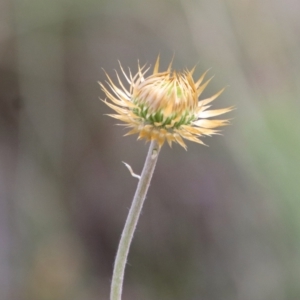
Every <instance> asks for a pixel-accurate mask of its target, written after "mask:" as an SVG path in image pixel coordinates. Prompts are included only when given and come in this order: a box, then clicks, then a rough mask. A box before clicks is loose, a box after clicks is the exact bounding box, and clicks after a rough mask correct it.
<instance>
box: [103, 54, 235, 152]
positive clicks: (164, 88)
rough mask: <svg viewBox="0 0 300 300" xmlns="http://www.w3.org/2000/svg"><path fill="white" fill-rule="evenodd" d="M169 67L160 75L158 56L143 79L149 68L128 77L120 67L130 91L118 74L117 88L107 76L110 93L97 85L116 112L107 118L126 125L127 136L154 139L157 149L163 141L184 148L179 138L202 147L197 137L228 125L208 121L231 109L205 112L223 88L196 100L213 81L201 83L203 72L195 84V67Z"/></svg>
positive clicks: (211, 133) (212, 132)
mask: <svg viewBox="0 0 300 300" xmlns="http://www.w3.org/2000/svg"><path fill="white" fill-rule="evenodd" d="M171 66H172V62H171V63H170V65H169V67H168V69H167V70H166V71H164V72H159V57H158V58H157V61H156V63H155V66H154V69H153V74H152V75H150V76H145V74H146V73H147V71H148V70H149V67H148V68H146V65H144V66H143V67H140V65H138V72H137V73H136V74H135V75H134V76H132V74H131V71H130V70H129V75H127V74H126V73H125V72H124V69H123V68H122V65H121V64H120V69H121V71H122V73H123V75H124V77H125V79H126V81H127V82H128V83H129V85H130V87H129V89H126V88H125V86H124V84H123V82H122V81H121V79H120V77H119V75H118V73H117V72H116V75H117V79H118V83H119V86H117V85H116V84H114V83H113V81H112V80H111V78H110V77H109V76H108V75H107V73H106V76H107V78H108V81H107V84H108V86H109V87H110V90H111V91H110V90H109V89H108V88H106V87H105V86H104V85H103V84H102V83H99V84H100V86H101V88H102V90H103V91H104V93H105V94H106V96H107V98H108V99H109V100H111V102H108V101H107V100H106V99H105V100H103V101H104V103H106V104H107V105H108V106H109V107H110V108H112V109H113V110H114V111H115V112H116V113H117V114H110V115H109V116H111V117H113V118H115V119H118V120H121V121H123V122H124V123H125V124H122V125H126V126H127V127H128V128H130V129H131V130H130V131H129V132H128V133H127V134H126V135H130V134H134V133H138V134H139V136H138V138H139V139H146V140H147V141H151V140H156V141H157V142H158V144H159V146H162V145H163V144H164V142H165V141H167V142H168V144H169V145H170V146H172V142H177V143H179V144H180V145H181V146H182V147H183V148H185V149H186V144H185V143H184V141H183V139H182V138H184V139H187V140H190V141H193V142H196V143H200V144H203V145H204V143H203V141H202V140H201V139H200V137H202V136H205V135H208V136H210V135H213V134H216V133H218V132H219V131H218V130H217V129H216V128H218V127H221V126H224V125H227V124H228V120H215V119H213V120H212V119H210V118H211V117H215V116H219V115H222V114H224V113H227V112H229V111H231V110H232V107H228V108H223V109H217V110H208V109H209V108H210V105H208V104H209V103H210V102H212V101H213V100H215V99H216V98H217V97H218V96H219V95H220V94H221V93H222V92H223V90H224V89H222V90H220V91H219V92H218V93H216V94H214V95H213V96H211V97H209V98H207V99H204V100H201V101H199V100H198V98H199V96H200V95H201V93H202V92H203V91H204V89H205V88H206V86H207V85H208V83H209V82H210V80H211V79H212V78H210V79H209V80H207V81H206V82H204V83H203V80H204V77H205V75H206V72H205V73H204V74H203V75H202V76H201V77H200V78H199V79H198V80H197V81H196V82H195V81H194V79H193V73H194V70H195V67H194V68H193V69H192V70H185V71H183V72H176V71H172V70H171Z"/></svg>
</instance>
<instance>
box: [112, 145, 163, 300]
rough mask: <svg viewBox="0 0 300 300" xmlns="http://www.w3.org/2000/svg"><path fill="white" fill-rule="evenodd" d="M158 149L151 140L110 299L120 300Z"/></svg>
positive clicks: (119, 253)
mask: <svg viewBox="0 0 300 300" xmlns="http://www.w3.org/2000/svg"><path fill="white" fill-rule="evenodd" d="M159 150H160V147H159V146H158V144H157V142H156V141H152V142H151V144H150V147H149V151H148V154H147V158H146V161H145V165H144V168H143V171H142V174H141V178H140V180H139V183H138V186H137V189H136V192H135V195H134V198H133V201H132V204H131V207H130V210H129V213H128V217H127V220H126V223H125V226H124V229H123V232H122V236H121V240H120V243H119V248H118V251H117V256H116V260H115V264H114V271H113V277H112V283H111V290H110V300H121V296H122V288H123V281H124V272H125V266H126V262H127V257H128V252H129V248H130V244H131V241H132V238H133V234H134V231H135V228H136V225H137V222H138V219H139V216H140V214H141V210H142V207H143V204H144V200H145V197H146V194H147V191H148V188H149V185H150V181H151V178H152V175H153V171H154V169H155V165H156V162H157V158H158V154H159Z"/></svg>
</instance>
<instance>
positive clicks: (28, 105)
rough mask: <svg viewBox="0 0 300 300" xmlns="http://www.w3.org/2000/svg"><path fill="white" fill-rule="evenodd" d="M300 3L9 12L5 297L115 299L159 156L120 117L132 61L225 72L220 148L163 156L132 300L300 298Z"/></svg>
mask: <svg viewBox="0 0 300 300" xmlns="http://www.w3.org/2000/svg"><path fill="white" fill-rule="evenodd" d="M299 33H300V2H299V1H297V0H286V1H281V0H264V1H260V0H251V1H250V0H223V1H222V0H181V1H180V0H177V1H171V0H168V1H167V0H164V1H162V0H151V1H150V0H141V1H133V0H123V1H121V0H113V1H109V0H97V1H96V0H86V1H77V0H73V1H70V0H45V1H37V0H27V1H21V0H0V294H1V296H0V297H1V299H3V300H27V299H28V300H29V299H30V300H71V299H72V300H96V299H97V300H106V299H109V288H110V280H111V274H112V266H113V261H114V256H115V253H116V249H117V246H118V242H119V237H120V234H121V231H122V228H123V225H124V222H125V219H126V216H127V212H128V209H129V207H130V203H131V200H132V196H133V194H134V191H135V187H136V184H137V180H136V179H135V178H133V177H131V175H130V174H129V172H128V170H127V169H126V168H125V166H124V165H123V164H122V161H125V162H127V163H129V164H130V165H131V166H132V168H133V170H134V171H135V172H136V173H140V170H141V169H142V166H143V163H144V159H145V157H146V153H147V148H148V145H145V143H144V142H142V141H136V136H130V137H126V138H125V137H123V134H124V133H125V131H124V130H123V128H120V127H118V126H115V123H117V122H116V121H115V120H113V119H110V118H109V117H107V116H105V114H107V113H109V112H111V110H110V109H109V108H108V107H106V106H105V104H103V103H102V102H101V101H99V97H100V98H104V94H103V92H102V91H101V90H100V88H99V86H98V84H97V81H104V80H105V76H104V72H103V70H102V68H104V69H105V70H106V71H107V72H108V73H109V74H110V75H111V76H112V78H115V74H114V69H118V68H119V67H118V60H120V61H121V62H122V64H123V66H124V67H125V68H127V67H130V68H131V70H132V71H133V72H135V71H136V70H137V60H138V59H139V60H140V62H141V63H149V64H152V65H153V64H154V62H155V59H156V57H157V55H158V53H160V55H161V70H163V69H165V68H166V67H167V66H168V64H169V62H170V60H171V58H172V56H173V53H175V59H174V68H176V69H183V68H185V67H188V68H192V67H193V66H194V65H195V64H196V63H198V67H197V70H196V73H195V76H196V77H198V76H200V75H201V73H203V72H204V71H205V70H207V69H209V68H211V70H210V72H209V73H210V75H215V77H214V79H213V81H212V82H211V83H210V85H209V88H207V89H206V91H205V93H204V95H203V98H204V97H205V96H209V95H212V94H214V93H216V92H217V91H219V90H220V89H221V88H222V87H223V86H228V88H227V89H226V91H225V92H224V93H223V94H222V95H221V96H220V97H219V98H218V99H217V100H216V101H215V104H214V107H215V108H222V107H226V106H230V105H234V106H235V107H236V108H237V109H236V110H235V111H233V112H231V113H230V114H228V117H230V118H232V119H233V120H232V122H231V123H232V125H231V126H228V127H226V128H224V130H223V135H222V136H215V137H213V138H205V140H204V141H205V143H207V144H209V147H204V146H201V145H197V144H193V143H189V142H188V151H187V152H186V151H185V150H184V149H182V148H181V147H180V146H178V145H174V146H173V149H170V148H169V147H168V146H167V145H166V146H164V148H163V150H162V152H161V154H160V157H159V160H158V165H157V168H156V170H155V174H154V178H153V181H152V184H151V187H150V191H149V194H148V197H147V199H146V203H145V206H144V210H143V214H142V217H141V219H140V222H139V225H138V230H137V232H136V234H135V238H134V241H133V244H132V247H131V252H130V257H129V261H128V266H127V269H126V276H125V286H124V296H123V299H124V300H153V299H159V300H179V299H180V300H182V299H184V300H218V299H222V300H227V299H228V300H229V299H230V300H233V299H234V300H253V299H255V300H268V299H270V300H271V299H272V300H286V299H287V300H297V299H300V284H299V281H300V184H299V172H300V158H299V157H300V137H299V135H300V118H299V116H300V115H299V106H300V105H299V97H300V84H299V83H300V34H299Z"/></svg>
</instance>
